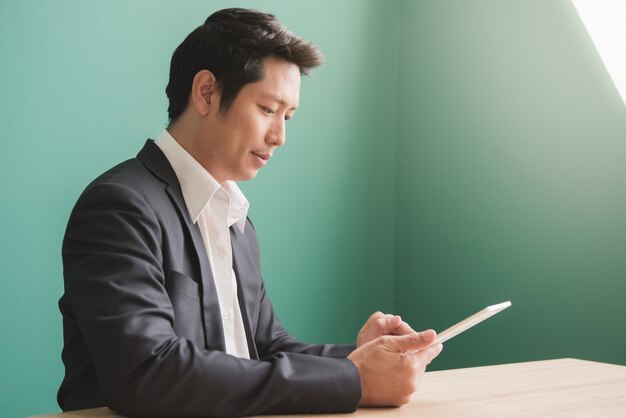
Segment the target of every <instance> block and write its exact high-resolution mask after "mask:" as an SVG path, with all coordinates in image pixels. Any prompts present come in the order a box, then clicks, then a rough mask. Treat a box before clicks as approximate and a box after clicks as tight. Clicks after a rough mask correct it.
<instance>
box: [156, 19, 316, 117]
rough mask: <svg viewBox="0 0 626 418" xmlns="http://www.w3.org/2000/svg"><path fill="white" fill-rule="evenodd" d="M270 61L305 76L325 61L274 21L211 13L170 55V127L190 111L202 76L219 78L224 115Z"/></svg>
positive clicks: (314, 48)
mask: <svg viewBox="0 0 626 418" xmlns="http://www.w3.org/2000/svg"><path fill="white" fill-rule="evenodd" d="M269 56H274V57H277V58H281V59H284V60H286V61H289V62H292V63H294V64H296V65H297V66H298V67H299V68H300V73H301V74H305V75H306V74H309V72H310V70H311V69H312V68H314V67H317V66H318V65H320V64H321V63H322V62H323V60H324V58H323V57H322V54H321V52H320V51H319V49H318V48H317V47H316V46H315V45H313V44H312V43H311V42H308V41H306V40H304V39H302V38H300V37H299V36H296V35H294V34H293V33H291V32H290V31H289V30H288V29H287V28H286V27H285V26H284V25H283V24H282V23H280V21H279V20H278V19H276V17H275V16H274V15H271V14H268V13H263V12H260V11H257V10H249V9H239V8H232V9H223V10H219V11H217V12H215V13H213V14H212V15H211V16H209V17H208V18H207V19H206V21H205V22H204V24H203V25H201V26H199V27H198V28H196V29H195V30H194V31H193V32H191V33H190V34H189V35H188V36H187V38H185V40H184V41H183V42H182V43H181V44H180V45H179V46H178V47H177V48H176V49H175V50H174V53H173V54H172V61H171V64H170V78H169V82H168V84H167V87H166V89H165V93H166V94H167V97H168V99H169V107H168V109H167V112H168V116H169V120H170V124H171V123H173V122H174V121H175V120H176V119H177V118H178V117H179V116H180V115H181V114H182V113H183V111H184V110H185V108H186V107H187V103H188V100H189V94H190V93H191V86H192V83H193V79H194V77H195V75H196V74H197V73H198V72H199V71H201V70H209V71H211V72H212V73H213V74H214V75H215V78H216V79H217V88H218V89H219V92H220V94H221V100H220V111H221V112H224V113H226V112H228V109H229V108H230V106H231V105H232V103H233V101H234V100H235V98H236V97H237V95H238V94H239V92H240V91H241V88H242V87H243V86H244V85H246V84H248V83H253V82H255V81H259V80H261V79H262V78H263V60H264V59H265V58H267V57H269Z"/></svg>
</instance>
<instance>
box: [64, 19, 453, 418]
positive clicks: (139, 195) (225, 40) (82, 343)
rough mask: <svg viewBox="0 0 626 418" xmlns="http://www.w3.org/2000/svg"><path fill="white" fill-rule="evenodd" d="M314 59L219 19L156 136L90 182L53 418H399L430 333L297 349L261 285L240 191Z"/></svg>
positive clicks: (402, 328)
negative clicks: (91, 414) (396, 413)
mask: <svg viewBox="0 0 626 418" xmlns="http://www.w3.org/2000/svg"><path fill="white" fill-rule="evenodd" d="M321 61H322V57H321V54H320V52H319V51H318V50H317V48H316V47H315V46H314V45H312V44H311V43H309V42H307V41H305V40H303V39H301V38H299V37H297V36H295V35H294V34H292V33H291V32H289V31H288V30H286V29H285V28H284V26H282V24H281V23H280V22H279V21H278V20H276V18H275V17H274V16H272V15H268V14H264V13H261V12H258V11H252V10H245V9H226V10H221V11H218V12H216V13H214V14H213V15H211V16H210V17H209V18H208V19H207V20H206V22H205V23H204V24H203V25H202V26H200V27H198V28H197V29H196V30H194V31H193V32H192V33H191V34H189V36H188V37H187V38H186V39H185V40H184V41H183V43H182V44H181V45H180V46H179V47H178V48H177V49H176V50H175V51H174V54H173V56H172V61H171V68H170V79H169V83H168V86H167V89H166V93H167V96H168V99H169V108H168V113H169V119H170V123H169V125H168V127H167V129H165V130H164V131H163V132H161V134H160V135H159V136H158V138H157V139H156V141H153V140H148V141H147V142H146V143H145V145H144V147H143V149H142V150H141V151H140V152H139V154H138V155H137V157H136V158H133V159H131V160H128V161H126V162H123V163H121V164H120V165H118V166H116V167H114V168H112V169H111V170H109V171H107V172H106V173H104V174H103V175H101V176H100V177H98V178H97V179H96V180H94V181H93V182H92V183H91V184H90V185H89V186H87V188H86V189H85V191H84V192H83V194H82V195H81V196H80V198H79V199H78V202H77V203H76V206H75V207H74V209H73V211H72V214H71V216H70V220H69V222H68V226H67V231H66V234H65V238H64V241H63V266H64V285H65V292H64V294H63V296H62V297H61V299H60V301H59V306H60V310H61V313H62V315H63V329H64V348H63V355H62V357H63V362H64V364H65V378H64V380H63V382H62V384H61V387H60V389H59V393H58V401H59V405H60V406H61V408H62V409H63V410H73V409H82V408H91V407H97V406H108V407H110V408H112V409H114V410H117V411H119V412H121V413H122V414H126V415H132V416H235V415H251V414H267V413H297V412H314V411H315V412H349V411H354V410H355V409H356V408H357V407H358V406H381V405H402V404H404V403H406V402H408V399H409V397H410V396H411V394H412V393H413V392H414V391H415V390H416V387H417V383H418V381H419V379H420V377H421V376H422V375H423V373H424V370H425V368H426V365H427V364H429V363H430V361H431V360H432V359H433V358H434V357H436V356H437V355H438V353H439V352H440V350H441V345H440V344H433V342H434V339H435V333H434V331H432V330H428V331H424V332H419V333H418V332H415V331H413V330H412V329H411V327H410V326H409V325H408V324H406V323H405V322H403V321H402V320H401V319H400V318H399V317H398V316H394V315H385V314H382V313H380V312H377V313H375V314H373V315H372V316H371V317H370V318H369V319H368V320H367V322H366V323H365V325H364V326H363V328H362V329H361V331H360V332H359V333H358V335H357V340H356V344H354V345H311V344H306V343H303V342H299V341H297V340H296V339H295V338H293V337H292V336H290V335H289V334H288V333H287V332H286V331H285V329H284V328H283V327H282V325H281V323H280V322H279V320H278V318H277V317H276V315H275V314H274V310H273V308H272V304H271V302H270V300H269V297H268V295H267V293H266V289H265V286H264V283H263V279H262V277H261V271H260V262H259V248H258V243H257V238H256V234H255V231H254V226H253V225H252V223H251V222H250V220H249V219H248V217H247V212H248V207H249V204H248V201H247V200H246V198H245V197H244V195H243V194H242V192H241V190H239V188H238V187H237V185H236V183H235V182H236V181H243V180H250V179H252V178H254V177H255V176H256V174H257V172H258V171H259V170H260V169H261V168H262V167H264V166H265V165H266V164H268V162H269V161H270V158H271V157H272V153H273V152H274V151H275V150H276V149H277V148H278V147H280V146H282V145H283V144H284V142H285V123H286V121H287V120H288V119H290V118H291V117H292V116H293V115H294V113H295V112H296V109H297V108H298V103H299V92H300V77H301V75H302V74H307V73H308V72H309V71H310V69H312V68H314V67H315V66H317V65H319V64H320V63H321Z"/></svg>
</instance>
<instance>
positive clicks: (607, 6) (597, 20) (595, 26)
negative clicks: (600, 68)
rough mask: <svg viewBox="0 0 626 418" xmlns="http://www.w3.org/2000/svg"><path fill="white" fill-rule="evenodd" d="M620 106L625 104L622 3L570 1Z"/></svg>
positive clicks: (624, 15)
mask: <svg viewBox="0 0 626 418" xmlns="http://www.w3.org/2000/svg"><path fill="white" fill-rule="evenodd" d="M572 3H573V4H574V7H575V8H576V11H577V12H578V15H579V16H580V19H581V20H582V21H583V24H584V25H585V27H586V28H587V32H589V36H590V37H591V40H592V41H593V44H594V45H595V47H596V49H597V50H598V53H599V54H600V57H601V58H602V61H603V62H604V66H605V67H606V69H607V71H608V72H609V75H610V76H611V79H612V80H613V83H614V84H615V87H616V88H617V91H618V92H619V94H620V96H621V97H622V100H623V101H624V104H626V48H625V45H626V1H624V0H572Z"/></svg>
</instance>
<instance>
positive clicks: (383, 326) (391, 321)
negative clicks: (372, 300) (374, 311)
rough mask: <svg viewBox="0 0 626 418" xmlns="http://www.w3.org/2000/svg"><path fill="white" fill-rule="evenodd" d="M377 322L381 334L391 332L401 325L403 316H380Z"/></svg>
mask: <svg viewBox="0 0 626 418" xmlns="http://www.w3.org/2000/svg"><path fill="white" fill-rule="evenodd" d="M375 324H376V331H378V334H379V335H385V334H390V333H392V331H395V330H396V329H397V328H398V327H400V326H401V324H402V318H400V317H399V316H397V315H385V316H384V317H382V318H378V319H377V320H376V322H375Z"/></svg>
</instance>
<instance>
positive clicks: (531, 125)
mask: <svg viewBox="0 0 626 418" xmlns="http://www.w3.org/2000/svg"><path fill="white" fill-rule="evenodd" d="M399 44H400V51H401V52H400V66H399V69H400V75H399V81H398V85H399V87H400V88H399V90H398V91H399V94H398V109H399V116H398V142H397V151H398V159H397V179H398V182H397V204H396V214H397V215H396V216H397V218H396V219H397V235H396V282H395V285H396V304H395V308H396V310H397V311H398V312H400V313H401V314H403V315H404V316H405V318H406V319H408V320H410V321H411V322H412V323H413V324H415V325H416V326H417V327H435V328H436V329H443V328H445V327H447V326H449V325H451V324H453V323H455V322H456V321H458V320H460V319H461V318H463V317H464V316H466V315H468V314H471V313H473V312H474V311H476V310H477V309H479V308H481V307H483V306H485V305H487V304H491V303H496V302H500V301H503V300H508V299H510V300H511V301H512V303H513V306H512V307H511V308H509V310H507V311H505V312H503V313H501V314H499V316H497V317H495V318H493V319H490V320H489V321H488V322H486V323H484V324H481V325H480V326H479V327H477V328H476V329H474V330H472V331H471V332H467V333H465V334H463V335H461V336H459V337H457V338H456V339H455V340H452V341H450V342H449V343H448V344H447V345H446V347H445V349H444V352H443V353H442V355H441V356H440V358H438V359H437V361H436V362H435V363H434V364H433V368H434V369H437V368H452V367H462V366H469V365H481V364H493V363H501V362H513V361H525V360H537V359H545V358H555V357H578V358H583V359H593V360H598V361H606V362H614V363H621V364H626V328H625V327H624V319H626V304H625V303H624V300H625V299H626V187H625V184H626V108H625V107H624V103H623V102H622V100H621V99H620V97H619V96H618V94H617V92H616V90H615V88H614V87H613V85H612V84H611V81H610V79H609V77H608V75H607V73H606V71H605V69H604V67H603V66H602V63H601V61H600V59H599V57H598V56H597V53H596V52H595V49H594V48H593V45H592V44H591V41H590V40H589V38H588V36H587V33H586V31H585V29H584V27H583V26H582V24H581V22H580V20H579V18H578V16H577V14H576V12H575V10H574V8H573V6H572V5H571V3H570V2H569V1H565V0H563V1H561V0H559V1H556V0H551V1H545V0H532V1H531V0H524V1H512V0H508V1H505V0H499V1H489V0H484V1H479V0H473V1H451V0H439V1H420V2H415V1H409V0H407V1H401V2H400V42H399Z"/></svg>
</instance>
